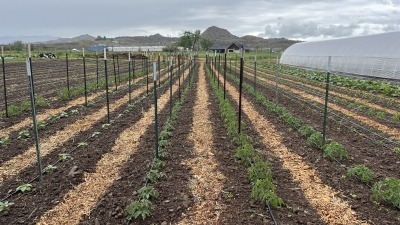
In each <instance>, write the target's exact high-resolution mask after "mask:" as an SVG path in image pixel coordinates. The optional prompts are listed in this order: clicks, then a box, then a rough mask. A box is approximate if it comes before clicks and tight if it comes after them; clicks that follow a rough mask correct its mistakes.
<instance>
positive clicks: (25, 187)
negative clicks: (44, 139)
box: [0, 80, 169, 212]
mask: <svg viewBox="0 0 400 225" xmlns="http://www.w3.org/2000/svg"><path fill="white" fill-rule="evenodd" d="M168 84H169V81H168V80H166V81H165V82H164V83H163V84H162V85H161V86H160V87H157V89H160V88H163V87H164V86H166V85H168ZM153 91H154V90H152V91H151V92H149V94H148V95H147V94H144V95H143V96H141V97H139V98H137V99H136V101H134V102H133V103H131V104H128V105H127V107H126V109H125V110H123V112H121V113H119V114H117V115H116V116H115V118H114V119H112V120H110V123H105V124H103V125H102V126H101V128H102V129H103V131H94V132H93V133H92V134H91V135H89V136H88V137H86V138H84V139H83V141H81V142H79V143H78V144H77V145H76V146H75V147H74V148H72V149H70V150H69V151H66V152H64V153H60V154H59V155H58V156H59V157H58V160H57V161H55V162H54V163H51V164H49V165H47V166H46V167H45V168H44V169H43V170H42V173H43V175H45V174H50V173H52V172H53V171H54V170H55V169H57V166H56V165H58V164H59V163H61V162H64V161H68V160H72V159H73V158H72V156H71V154H72V153H73V152H75V151H77V150H79V149H84V148H86V147H87V146H88V142H89V140H90V139H94V138H99V137H100V136H101V135H102V134H103V133H104V132H105V131H106V130H108V129H109V128H110V126H112V125H113V124H114V123H115V122H117V120H118V119H120V118H122V117H123V116H124V115H126V114H127V113H129V112H130V111H131V110H132V109H133V108H134V106H135V105H136V104H138V103H140V102H141V101H143V100H144V99H146V98H147V97H148V96H152V95H151V93H153ZM83 108H84V107H83V106H81V107H80V109H83ZM73 110H77V109H73ZM73 110H71V112H72V111H73ZM76 112H78V111H75V112H74V113H76ZM67 116H68V114H67V113H65V112H63V113H60V115H59V116H49V117H48V118H47V120H57V119H60V118H64V117H67ZM152 176H154V175H152ZM38 178H39V176H36V177H34V178H32V179H31V180H30V181H29V182H27V183H24V184H21V185H19V186H18V187H17V188H15V190H14V191H13V192H10V193H8V195H7V196H5V197H4V198H2V199H1V200H0V212H3V211H6V210H9V209H10V207H11V206H12V205H14V203H13V202H10V201H7V199H9V198H10V197H11V196H13V195H16V194H18V193H26V192H29V191H30V190H31V189H32V187H33V185H32V183H33V182H34V181H35V180H37V179H38Z"/></svg>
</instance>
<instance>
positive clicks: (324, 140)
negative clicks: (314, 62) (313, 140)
mask: <svg viewBox="0 0 400 225" xmlns="http://www.w3.org/2000/svg"><path fill="white" fill-rule="evenodd" d="M330 75H331V57H330V56H329V57H328V67H327V70H326V90H325V107H324V121H323V124H322V138H323V144H324V145H325V143H326V120H327V117H328V97H329V79H330Z"/></svg>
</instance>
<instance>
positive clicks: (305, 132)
mask: <svg viewBox="0 0 400 225" xmlns="http://www.w3.org/2000/svg"><path fill="white" fill-rule="evenodd" d="M298 131H299V133H300V134H301V135H302V136H304V137H307V138H308V137H310V136H311V135H312V134H313V133H315V132H316V131H315V129H314V128H313V127H312V126H310V125H303V126H301V127H300V128H299V129H298Z"/></svg>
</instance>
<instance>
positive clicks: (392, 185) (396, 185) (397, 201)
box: [372, 177, 400, 208]
mask: <svg viewBox="0 0 400 225" xmlns="http://www.w3.org/2000/svg"><path fill="white" fill-rule="evenodd" d="M372 195H373V198H374V199H375V200H376V201H377V202H381V201H385V202H389V203H391V204H393V205H394V206H396V207H397V208H400V179H397V178H392V177H387V178H385V180H383V181H379V182H377V183H375V184H374V186H373V187H372Z"/></svg>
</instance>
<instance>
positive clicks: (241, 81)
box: [238, 46, 244, 134]
mask: <svg viewBox="0 0 400 225" xmlns="http://www.w3.org/2000/svg"><path fill="white" fill-rule="evenodd" d="M243 52H244V49H243V46H242V48H241V56H240V74H239V75H240V82H239V116H238V119H239V123H238V133H239V134H240V130H241V123H242V86H243V66H244V65H243V64H244V60H243Z"/></svg>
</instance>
